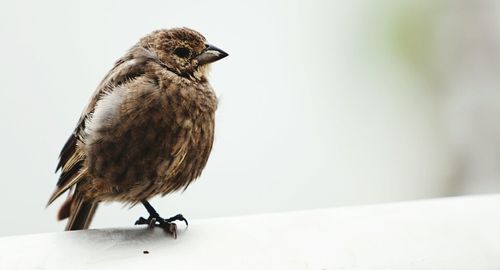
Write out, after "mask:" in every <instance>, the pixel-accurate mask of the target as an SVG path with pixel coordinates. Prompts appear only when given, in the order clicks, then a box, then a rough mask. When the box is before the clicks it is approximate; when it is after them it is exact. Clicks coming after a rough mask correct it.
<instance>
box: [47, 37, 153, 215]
mask: <svg viewBox="0 0 500 270" xmlns="http://www.w3.org/2000/svg"><path fill="white" fill-rule="evenodd" d="M148 61H155V62H158V59H157V57H156V55H154V54H153V53H151V52H150V51H149V50H147V49H145V48H142V47H138V46H135V47H133V48H132V49H130V50H129V51H128V52H127V54H126V55H125V56H124V57H122V58H121V59H119V60H118V61H117V62H116V63H115V65H114V67H113V68H112V69H111V70H110V71H109V73H108V74H107V75H106V77H104V79H103V80H102V81H101V83H100V84H99V86H98V87H97V89H96V90H95V91H94V93H93V94H92V97H91V99H90V101H89V104H88V105H87V107H86V108H85V109H84V111H83V113H82V115H81V117H80V119H79V120H78V123H77V125H76V128H75V130H74V131H73V133H72V134H71V136H70V137H69V138H68V140H67V141H66V143H65V144H64V146H63V148H62V150H61V153H60V155H59V162H58V164H57V168H56V172H57V171H59V170H61V175H60V177H59V180H58V182H57V187H56V190H55V191H54V193H53V194H52V196H51V197H50V199H49V202H48V203H47V205H49V204H51V203H52V202H53V201H54V200H55V199H57V198H58V197H59V196H61V194H63V193H64V192H65V191H67V190H68V189H70V188H71V187H72V186H74V185H75V184H77V183H78V182H79V181H81V180H82V179H84V178H85V176H86V172H87V171H86V169H85V168H84V160H85V153H84V152H83V150H82V148H81V144H82V143H83V138H84V137H85V136H86V134H85V124H86V122H87V120H88V119H90V118H91V117H92V114H93V112H94V110H95V106H96V104H97V102H98V101H99V100H100V99H101V98H102V97H103V96H104V95H105V94H106V93H109V91H113V89H114V88H116V87H117V86H120V85H121V84H123V83H126V82H127V81H130V80H133V79H135V78H137V77H139V76H141V75H143V74H144V72H145V66H146V63H147V62H148Z"/></svg>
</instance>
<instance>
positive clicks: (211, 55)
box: [195, 44, 228, 66]
mask: <svg viewBox="0 0 500 270" xmlns="http://www.w3.org/2000/svg"><path fill="white" fill-rule="evenodd" d="M226 56H228V54H227V53H226V52H225V51H223V50H221V49H219V48H217V47H215V46H214V45H211V44H205V50H203V52H202V53H200V55H198V56H196V58H195V59H196V60H197V61H198V65H200V66H201V65H206V64H210V63H213V62H215V61H217V60H220V59H222V58H224V57H226Z"/></svg>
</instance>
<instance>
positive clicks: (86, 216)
mask: <svg viewBox="0 0 500 270" xmlns="http://www.w3.org/2000/svg"><path fill="white" fill-rule="evenodd" d="M97 206H98V203H97V202H91V201H86V200H85V199H84V198H83V197H82V196H81V195H80V194H74V195H73V196H70V197H68V199H67V200H66V202H64V204H63V205H62V206H61V209H60V210H59V214H58V218H59V219H64V218H66V217H67V218H68V223H67V224H66V231H74V230H85V229H88V228H89V226H90V223H91V222H92V218H93V217H94V214H95V211H96V210H97Z"/></svg>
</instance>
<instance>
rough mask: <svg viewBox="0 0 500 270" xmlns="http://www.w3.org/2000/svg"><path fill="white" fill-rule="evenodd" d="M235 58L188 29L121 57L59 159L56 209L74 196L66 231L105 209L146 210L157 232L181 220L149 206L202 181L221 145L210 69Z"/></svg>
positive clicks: (161, 35)
mask: <svg viewBox="0 0 500 270" xmlns="http://www.w3.org/2000/svg"><path fill="white" fill-rule="evenodd" d="M227 55H228V54H227V53H225V52H224V51H222V50H221V49H219V48H217V47H215V46H213V45H210V44H209V43H207V42H206V40H205V38H204V37H203V36H202V35H201V34H200V33H198V32H196V31H194V30H191V29H188V28H173V29H164V30H158V31H155V32H153V33H151V34H149V35H147V36H145V37H143V38H142V39H141V40H140V41H139V42H138V43H137V44H136V45H134V46H133V47H132V48H131V49H130V50H129V51H128V52H127V53H126V54H125V56H123V57H122V58H120V59H119V60H118V61H117V62H116V63H115V65H114V67H113V68H112V69H111V70H110V71H109V73H108V74H107V75H106V77H105V78H104V79H103V81H102V82H101V83H100V84H99V86H98V87H97V89H96V91H95V92H94V94H93V95H92V98H91V99H90V102H89V104H88V105H87V107H86V108H85V110H84V111H83V114H82V116H81V117H80V119H79V121H78V124H77V126H76V129H75V130H74V132H73V133H72V134H71V136H70V137H69V139H68V141H67V142H66V144H65V145H64V147H63V149H62V151H61V154H60V156H59V164H58V165H57V170H61V175H60V177H59V181H58V182H57V186H56V190H55V191H54V193H53V194H52V196H51V197H50V199H49V202H48V204H47V205H50V204H51V203H52V202H53V201H54V200H55V199H57V198H58V197H59V196H61V195H62V194H63V193H65V192H68V197H67V199H66V201H65V202H64V203H63V204H62V206H61V208H60V210H59V212H58V216H57V218H58V219H59V220H62V219H66V218H68V223H67V225H66V230H81V229H87V228H88V227H89V225H90V223H91V221H92V217H93V215H94V213H95V211H96V209H97V206H98V204H99V203H100V202H105V201H120V202H123V203H127V204H132V205H135V204H137V203H139V202H140V203H142V204H143V205H144V206H145V207H146V210H147V211H148V213H149V217H148V218H147V219H145V218H142V217H141V218H139V220H137V222H136V224H147V225H149V226H150V227H154V226H158V227H162V228H164V229H165V230H166V231H167V232H169V233H171V234H172V235H174V236H176V226H175V223H174V221H184V222H186V224H187V221H186V219H185V218H184V217H183V216H182V215H180V214H179V215H176V216H174V217H171V218H167V219H164V218H162V217H160V215H159V214H158V213H157V212H156V211H155V210H154V208H153V207H152V206H151V205H150V204H149V203H148V200H149V199H150V198H151V197H153V196H156V195H162V196H163V195H166V194H168V193H171V192H174V191H177V190H180V189H185V188H187V186H188V185H189V184H190V183H191V182H192V181H193V180H194V179H196V178H197V177H199V176H200V174H201V172H202V170H203V168H204V167H205V164H206V163H207V160H208V157H209V155H210V151H211V149H212V144H213V139H214V123H215V122H214V114H215V110H216V108H217V98H216V95H215V93H214V91H213V89H212V87H211V86H210V84H209V82H208V80H207V73H208V68H209V64H210V63H212V62H215V61H217V60H220V59H222V58H224V57H226V56H227Z"/></svg>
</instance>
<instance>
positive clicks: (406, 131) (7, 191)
mask: <svg viewBox="0 0 500 270" xmlns="http://www.w3.org/2000/svg"><path fill="white" fill-rule="evenodd" d="M497 3H498V2H497V1H485V0H476V1H466V0H463V1H461V0H453V1H451V0H450V1H448V0H412V1H402V0H399V1H390V0H379V1H370V0H355V1H326V0H314V1H288V0H287V1H285V0H283V1H269V0H254V1H246V2H244V3H238V2H235V1H218V0H212V1H192V2H189V3H187V2H182V1H140V2H139V1H80V2H69V1H62V0H61V1H35V0H24V1H2V2H1V3H0V36H1V37H2V42H0V53H1V61H2V63H1V65H0V86H1V87H0V99H1V102H2V103H1V106H0V123H1V127H0V128H1V133H0V136H1V137H0V149H1V150H0V170H1V177H0V202H2V203H1V204H0V213H1V215H0V216H1V220H2V222H1V223H0V224H1V225H0V226H1V228H2V230H0V235H11V234H26V233H38V232H50V231H60V230H62V229H63V228H64V222H59V223H58V222H56V220H55V213H56V211H57V208H58V206H59V205H60V203H61V200H58V201H56V202H55V203H54V204H53V205H51V206H50V207H49V208H45V204H46V202H47V199H48V197H49V195H50V194H51V192H52V191H53V189H54V186H55V183H56V181H57V175H55V174H54V173H53V171H54V169H55V166H56V162H57V156H58V154H59V151H60V149H61V147H62V146H63V144H64V142H65V140H66V139H67V137H68V136H69V134H70V133H71V132H72V130H73V128H74V126H75V124H76V121H77V119H78V117H79V116H80V113H81V111H82V110H83V107H84V106H85V105H86V103H87V102H88V99H89V98H90V95H91V93H92V92H93V90H94V89H95V87H96V86H97V84H98V83H99V81H100V80H101V79H102V77H103V76H104V75H105V73H106V72H107V71H108V70H109V69H110V68H111V67H112V65H113V63H114V61H115V60H116V59H118V58H119V57H120V56H122V55H123V54H124V52H125V51H126V50H127V49H128V48H129V47H131V46H132V45H133V44H134V43H135V42H136V41H137V40H138V39H139V38H140V37H142V36H143V35H145V34H148V33H149V32H151V31H152V30H155V29H158V28H169V27H175V26H187V27H190V28H193V29H197V30H198V31H200V32H201V33H203V34H204V35H205V36H206V37H207V39H208V40H209V41H210V42H211V43H213V44H215V45H217V46H218V47H220V48H222V49H224V50H226V51H227V52H228V53H229V54H230V56H229V57H228V58H226V59H224V60H222V61H220V62H217V63H215V64H214V65H213V68H212V73H211V83H212V85H213V87H214V88H215V90H216V92H217V94H218V96H219V97H220V106H219V110H218V112H217V130H216V132H217V133H216V141H215V146H214V150H213V153H212V156H211V158H210V160H209V163H208V165H207V167H206V169H205V171H204V173H203V174H202V176H201V178H200V179H199V180H198V181H197V182H195V184H192V185H191V186H190V187H189V189H187V191H185V192H184V193H182V194H174V195H170V196H167V197H165V198H157V199H154V200H153V201H152V204H153V205H154V206H155V207H156V208H157V209H158V210H159V212H160V213H162V215H164V216H170V215H173V214H177V213H180V212H182V213H183V214H184V215H185V216H186V217H188V219H197V218H207V217H218V216H231V215H246V214H256V213H269V212H278V211H291V210H301V209H312V208H327V207H335V206H343V205H356V204H372V203H381V202H390V201H401V200H413V199H421V198H429V197H442V196H454V195H462V194H477V193H493V192H498V191H499V190H500V121H499V117H498V116H500V76H499V74H500V73H499V71H500V21H499V18H500V9H499V8H500V6H499V5H498V4H497ZM141 215H143V216H145V215H146V212H145V210H144V209H143V208H142V207H134V208H132V209H127V208H124V207H122V206H121V205H120V204H117V203H111V204H104V205H102V206H101V207H100V208H99V211H98V212H97V215H96V217H95V219H94V223H93V226H92V227H94V228H98V227H123V226H129V225H132V224H133V222H134V221H135V220H136V218H137V217H139V216H141Z"/></svg>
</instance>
